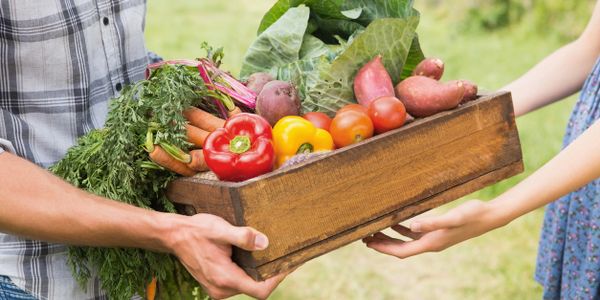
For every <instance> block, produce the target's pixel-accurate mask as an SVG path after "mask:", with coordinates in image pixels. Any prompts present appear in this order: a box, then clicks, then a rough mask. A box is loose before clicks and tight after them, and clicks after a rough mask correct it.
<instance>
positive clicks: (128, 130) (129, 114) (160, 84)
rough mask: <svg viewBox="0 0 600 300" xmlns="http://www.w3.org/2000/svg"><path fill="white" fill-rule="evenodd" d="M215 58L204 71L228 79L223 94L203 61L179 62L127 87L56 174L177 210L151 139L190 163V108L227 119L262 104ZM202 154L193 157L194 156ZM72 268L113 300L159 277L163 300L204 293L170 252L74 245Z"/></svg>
mask: <svg viewBox="0 0 600 300" xmlns="http://www.w3.org/2000/svg"><path fill="white" fill-rule="evenodd" d="M212 53H213V54H214V55H210V57H211V58H212V59H210V60H208V59H207V60H204V59H203V60H202V61H203V68H204V69H205V70H207V69H208V70H210V73H211V74H212V75H215V76H216V77H215V78H220V79H219V80H220V82H221V83H220V84H219V88H218V89H219V92H215V90H211V89H209V88H208V87H207V85H206V84H205V81H204V80H203V78H202V77H201V76H200V75H199V62H194V61H185V63H181V64H179V63H176V62H174V61H171V62H169V63H165V64H163V65H160V66H154V69H153V70H151V72H150V71H149V72H148V78H147V80H143V81H141V82H138V83H137V84H135V85H133V86H130V87H126V88H125V89H123V91H122V93H121V95H120V96H119V97H118V98H116V99H114V100H112V101H111V102H110V107H109V108H110V110H109V113H108V117H107V120H106V123H105V125H104V128H102V129H98V130H94V131H91V132H90V133H88V134H86V135H84V136H83V137H81V138H80V139H79V141H78V144H77V145H75V146H74V147H72V148H70V149H69V150H68V152H67V154H66V155H65V157H64V158H63V159H62V160H61V161H59V162H58V163H57V164H56V165H54V166H52V167H51V171H52V172H53V173H55V174H56V175H58V176H59V177H62V178H64V179H65V180H67V181H68V182H70V183H71V184H73V185H74V186H76V187H78V188H81V189H84V190H86V191H89V192H91V193H93V194H96V195H100V196H103V197H106V198H109V199H113V200H115V201H120V202H124V203H128V204H131V205H135V206H138V207H142V208H145V209H154V210H158V211H162V212H175V208H174V207H173V204H172V203H171V202H170V201H169V200H168V199H167V198H166V196H165V193H164V189H165V187H166V185H167V184H168V183H169V182H170V181H172V180H173V179H175V178H176V177H177V176H176V175H175V174H174V173H173V172H170V171H168V170H166V169H164V168H162V167H160V166H159V165H157V164H155V163H153V162H152V161H151V160H150V158H149V155H148V152H147V151H146V150H155V149H144V144H145V141H146V140H150V141H151V143H149V145H150V144H151V145H152V146H154V145H169V146H172V147H173V148H172V149H170V150H173V153H174V154H177V155H178V156H180V154H181V156H180V158H185V155H186V154H185V153H180V152H179V150H181V151H182V152H184V151H188V150H189V149H190V148H192V145H191V144H190V143H188V142H187V141H186V137H187V136H186V125H187V120H186V119H185V118H184V116H183V114H182V112H183V111H184V110H185V109H187V108H189V107H192V106H198V107H200V108H202V109H203V110H205V111H207V112H209V113H211V114H220V113H222V111H221V109H220V108H219V106H220V105H224V104H223V103H229V104H232V106H235V105H239V106H246V104H248V106H252V103H250V102H251V101H254V100H253V99H251V98H250V97H247V98H246V97H239V96H243V95H249V94H250V93H251V91H249V90H247V88H246V87H245V86H243V85H242V84H241V83H239V82H237V81H235V79H233V78H232V77H227V76H225V75H223V74H224V72H220V71H217V68H216V65H217V64H218V62H217V61H215V58H218V57H221V56H222V52H220V51H217V52H212ZM221 89H222V90H223V91H221ZM230 92H231V93H230ZM238 98H239V99H242V100H239V99H238ZM219 103H220V105H219ZM146 148H147V147H146ZM161 148H162V147H161ZM178 149H179V150H178ZM195 154H196V153H195V152H193V151H192V152H191V153H190V156H191V157H194V156H195ZM68 262H69V264H70V266H71V267H72V269H73V272H74V275H75V278H77V279H78V281H79V282H80V283H81V284H82V285H84V284H85V283H86V282H87V280H89V279H90V278H91V276H92V274H93V272H94V271H97V272H98V276H99V279H100V281H101V284H102V288H103V290H105V291H106V292H107V294H108V296H109V298H111V299H130V298H131V297H132V296H134V295H136V294H137V295H144V294H146V293H145V289H146V287H147V286H148V284H149V283H150V282H151V281H152V280H153V278H156V280H157V281H158V282H159V286H160V289H159V290H158V294H159V295H157V297H160V299H193V296H192V292H193V291H194V290H196V289H197V288H198V283H197V282H196V280H194V279H193V278H192V277H191V276H190V274H189V273H188V272H187V271H186V269H185V268H184V266H182V265H181V263H180V262H179V260H177V258H176V257H174V256H173V255H170V254H166V253H157V252H153V251H148V250H143V249H125V248H95V247H75V246H73V247H69V260H68Z"/></svg>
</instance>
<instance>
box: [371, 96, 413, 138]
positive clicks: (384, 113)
mask: <svg viewBox="0 0 600 300" xmlns="http://www.w3.org/2000/svg"><path fill="white" fill-rule="evenodd" d="M369 117H370V118H371V120H372V121H373V126H374V127H375V132H377V133H384V132H387V131H390V130H394V129H397V128H400V127H402V125H404V123H405V122H406V108H405V107H404V104H402V102H401V101H400V100H398V99H397V98H395V97H381V98H377V99H375V101H373V102H371V104H370V105H369Z"/></svg>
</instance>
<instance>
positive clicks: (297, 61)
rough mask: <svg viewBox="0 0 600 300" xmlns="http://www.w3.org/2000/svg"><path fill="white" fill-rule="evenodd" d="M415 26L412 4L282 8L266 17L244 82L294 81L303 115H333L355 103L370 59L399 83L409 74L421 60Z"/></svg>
mask: <svg viewBox="0 0 600 300" xmlns="http://www.w3.org/2000/svg"><path fill="white" fill-rule="evenodd" d="M418 23H419V12H418V11H417V10H415V9H414V8H413V7H412V1H410V0H327V1H316V0H280V1H278V2H277V3H275V5H274V6H273V7H272V8H271V10H269V11H268V12H267V14H266V15H265V16H264V17H263V20H262V22H261V25H260V27H259V30H258V33H259V36H258V38H257V40H256V41H255V42H254V43H253V45H252V46H251V47H250V48H249V49H248V51H247V54H246V57H245V59H244V64H243V66H242V71H241V77H247V76H249V75H251V74H252V73H255V72H269V73H271V74H272V75H274V76H277V78H278V79H279V80H289V81H292V82H293V83H294V84H296V85H297V86H298V90H299V91H300V95H301V97H302V99H303V108H304V110H305V111H323V112H326V113H330V114H333V113H334V112H335V111H337V110H338V109H339V108H340V107H342V106H343V105H345V104H348V103H354V102H355V100H354V91H353V88H352V86H353V81H354V76H355V75H356V73H357V72H358V70H359V69H360V68H361V67H362V66H363V65H364V64H365V63H367V62H368V61H370V60H371V59H373V58H374V57H375V56H377V55H379V54H381V55H383V58H384V65H385V67H386V69H387V70H388V72H389V73H390V76H391V77H392V79H393V80H394V82H396V83H397V82H399V81H400V79H402V78H404V77H407V75H409V74H410V73H411V72H412V70H413V69H414V68H415V67H416V65H417V64H418V63H419V62H420V61H421V60H422V59H423V58H424V55H423V52H422V50H421V47H420V45H419V40H418V37H417V35H416V33H415V30H416V28H417V26H418ZM298 38H301V39H303V42H302V43H300V44H299V43H297V42H296V39H298ZM290 40H293V41H294V42H293V43H290V42H289V41H290Z"/></svg>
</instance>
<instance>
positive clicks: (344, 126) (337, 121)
mask: <svg viewBox="0 0 600 300" xmlns="http://www.w3.org/2000/svg"><path fill="white" fill-rule="evenodd" d="M330 132H331V135H332V136H333V141H334V142H335V146H336V147H337V148H343V147H346V146H350V145H352V144H356V143H360V142H362V141H364V140H366V139H368V138H371V137H372V136H373V133H374V127H373V121H371V118H370V117H369V114H368V113H365V112H363V111H361V110H359V109H356V108H352V107H351V108H347V109H345V110H343V111H342V112H339V113H338V114H337V115H336V116H335V118H333V121H332V122H331V129H330Z"/></svg>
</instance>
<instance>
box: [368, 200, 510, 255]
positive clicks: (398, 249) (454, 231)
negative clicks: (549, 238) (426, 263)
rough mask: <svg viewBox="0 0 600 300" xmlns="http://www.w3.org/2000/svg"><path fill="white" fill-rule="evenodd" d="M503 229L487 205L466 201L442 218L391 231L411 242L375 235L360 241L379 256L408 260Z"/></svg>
mask: <svg viewBox="0 0 600 300" xmlns="http://www.w3.org/2000/svg"><path fill="white" fill-rule="evenodd" d="M502 225H504V223H503V222H502V221H501V218H500V217H499V216H497V215H496V214H495V213H494V210H493V209H492V207H491V205H490V204H489V203H488V202H481V201H477V200H474V201H469V202H467V203H465V204H463V205H461V206H458V207H457V208H455V209H453V210H451V211H449V212H447V213H446V214H444V215H441V216H435V217H423V218H420V219H417V220H415V221H413V222H412V224H411V225H410V229H408V228H406V227H404V226H402V225H396V226H393V227H392V229H393V230H395V231H396V232H398V233H399V234H401V235H403V236H405V237H408V238H410V239H412V241H404V240H401V239H394V238H391V237H389V236H388V235H386V234H383V233H381V232H378V233H376V234H374V235H373V236H370V237H367V238H364V239H363V242H364V243H365V244H366V245H367V247H369V248H372V249H374V250H376V251H379V252H381V253H385V254H389V255H392V256H396V257H398V258H407V257H411V256H413V255H417V254H420V253H425V252H439V251H442V250H445V249H446V248H448V247H450V246H453V245H455V244H458V243H460V242H462V241H465V240H468V239H471V238H474V237H476V236H479V235H481V234H483V233H486V232H488V231H490V230H492V229H495V228H497V227H500V226H502Z"/></svg>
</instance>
